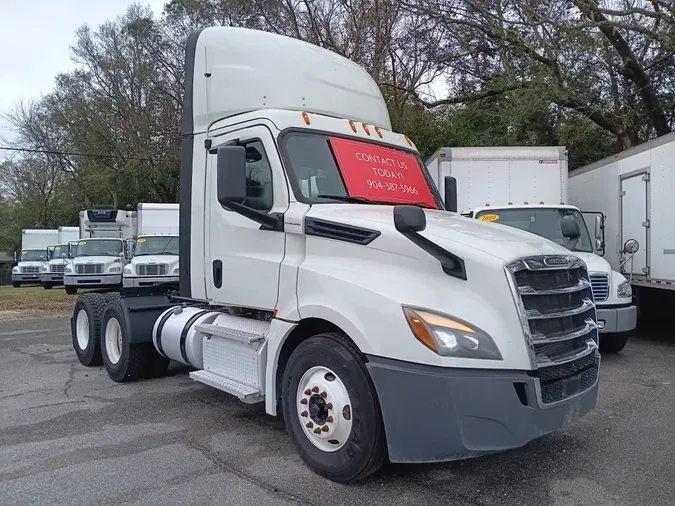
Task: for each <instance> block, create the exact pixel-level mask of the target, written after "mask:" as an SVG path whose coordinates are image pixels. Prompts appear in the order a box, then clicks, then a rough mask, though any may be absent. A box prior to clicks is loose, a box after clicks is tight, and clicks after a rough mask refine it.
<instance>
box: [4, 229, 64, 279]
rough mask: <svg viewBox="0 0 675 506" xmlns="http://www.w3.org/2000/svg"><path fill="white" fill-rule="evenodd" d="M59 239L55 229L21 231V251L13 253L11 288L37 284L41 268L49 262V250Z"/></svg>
mask: <svg viewBox="0 0 675 506" xmlns="http://www.w3.org/2000/svg"><path fill="white" fill-rule="evenodd" d="M58 237H59V231H58V230H56V229H25V230H22V231H21V251H20V252H19V253H14V261H15V262H16V265H15V266H14V267H13V268H12V286H13V287H14V288H19V287H20V286H21V285H22V284H39V283H40V273H41V272H42V266H43V265H45V264H46V263H47V261H48V260H49V254H50V253H49V248H51V247H53V246H54V245H55V244H56V243H57V241H58Z"/></svg>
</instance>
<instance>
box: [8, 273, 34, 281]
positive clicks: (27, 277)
mask: <svg viewBox="0 0 675 506" xmlns="http://www.w3.org/2000/svg"><path fill="white" fill-rule="evenodd" d="M17 282H18V283H39V282H40V274H39V273H35V274H15V273H12V283H17Z"/></svg>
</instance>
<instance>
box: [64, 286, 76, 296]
mask: <svg viewBox="0 0 675 506" xmlns="http://www.w3.org/2000/svg"><path fill="white" fill-rule="evenodd" d="M66 293H67V294H68V295H75V294H76V293H77V287H76V286H70V285H66Z"/></svg>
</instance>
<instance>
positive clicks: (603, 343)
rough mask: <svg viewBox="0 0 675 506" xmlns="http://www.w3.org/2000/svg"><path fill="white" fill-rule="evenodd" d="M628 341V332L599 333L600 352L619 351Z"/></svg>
mask: <svg viewBox="0 0 675 506" xmlns="http://www.w3.org/2000/svg"><path fill="white" fill-rule="evenodd" d="M627 342H628V332H621V333H619V334H600V353H601V354H602V353H606V354H611V353H619V352H620V351H621V350H623V349H624V347H625V346H626V343H627Z"/></svg>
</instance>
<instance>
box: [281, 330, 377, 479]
mask: <svg viewBox="0 0 675 506" xmlns="http://www.w3.org/2000/svg"><path fill="white" fill-rule="evenodd" d="M307 392H310V393H309V394H308V393H307ZM282 409H283V414H284V420H285V422H286V429H287V431H288V433H289V435H290V436H291V439H292V440H293V443H294V445H295V448H296V450H297V452H298V453H299V455H300V457H301V458H302V460H303V461H304V462H305V464H306V465H307V466H308V467H309V468H310V469H311V470H312V471H314V472H315V473H317V474H318V475H320V476H323V477H324V478H327V479H329V480H332V481H335V482H339V483H347V482H351V481H356V480H360V479H363V478H365V477H367V476H369V475H370V474H372V473H374V472H375V471H377V470H378V469H379V468H380V467H382V465H383V464H384V462H385V458H386V441H385V434H384V426H383V423H382V415H381V412H380V405H379V401H378V399H377V394H376V392H375V388H374V386H373V383H372V381H371V379H370V376H369V374H368V371H367V370H366V367H365V364H364V360H363V358H362V356H361V354H360V353H359V351H358V350H357V349H356V347H355V346H354V345H353V344H352V343H351V342H350V341H349V340H348V339H347V338H346V336H344V335H343V334H340V333H335V332H330V333H325V334H319V335H317V336H314V337H310V338H309V339H307V340H305V341H303V342H302V343H300V344H299V345H298V347H297V348H296V349H295V350H293V353H292V354H291V356H290V357H289V359H288V363H287V365H286V369H285V370H284V375H283V383H282ZM319 429H321V432H320V433H319V434H316V432H315V431H316V430H319Z"/></svg>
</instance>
